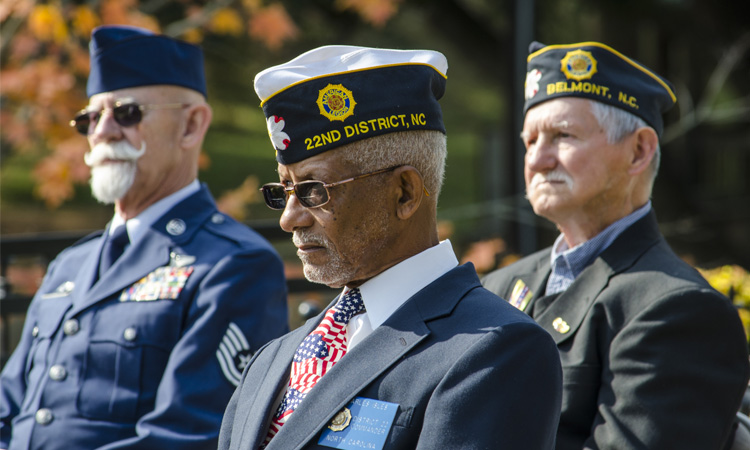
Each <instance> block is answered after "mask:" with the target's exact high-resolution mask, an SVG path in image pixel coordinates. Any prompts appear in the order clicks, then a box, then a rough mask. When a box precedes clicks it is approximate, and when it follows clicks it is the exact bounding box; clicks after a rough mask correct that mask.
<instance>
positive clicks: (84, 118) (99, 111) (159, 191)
mask: <svg viewBox="0 0 750 450" xmlns="http://www.w3.org/2000/svg"><path fill="white" fill-rule="evenodd" d="M87 92H88V95H89V97H90V99H89V104H88V106H87V107H86V108H85V109H84V110H83V111H81V112H80V113H79V114H78V115H77V116H76V117H75V119H74V120H73V121H72V122H71V125H73V126H75V127H76V128H77V129H78V131H80V132H81V133H82V134H84V135H86V137H87V138H88V141H89V144H90V146H91V151H90V152H89V153H87V154H86V163H87V164H88V165H89V166H91V170H92V177H91V187H92V191H93V195H94V196H95V197H96V198H97V199H98V200H99V201H101V202H103V203H114V207H115V214H114V217H113V218H112V220H111V222H110V223H109V224H108V226H107V229H106V230H105V231H104V233H96V234H93V235H91V236H88V237H87V238H85V239H83V240H81V241H80V242H78V243H76V244H75V245H73V246H72V247H70V248H68V249H66V250H65V251H64V252H62V253H61V254H60V255H59V256H58V257H57V258H56V259H55V260H54V261H53V262H52V264H50V266H49V269H48V271H47V275H46V277H45V279H44V281H43V283H42V286H41V287H40V289H39V291H38V292H37V294H36V296H35V297H34V299H33V301H32V304H31V306H30V308H29V311H28V315H27V319H26V325H25V327H24V330H23V335H22V338H21V341H20V343H19V345H18V347H17V348H16V350H15V352H14V353H13V355H12V356H11V358H10V360H9V361H8V363H7V365H6V366H5V368H4V369H3V372H2V378H1V379H0V381H1V383H0V385H1V386H2V387H1V388H0V418H1V419H2V428H1V429H0V434H1V436H2V438H1V439H0V448H8V446H9V448H11V449H45V450H50V449H57V448H60V449H94V448H102V449H103V448H106V449H125V448H132V449H147V448H148V449H170V450H174V449H205V448H212V447H214V448H215V446H216V440H217V437H218V434H219V425H220V422H221V417H222V412H223V411H224V408H225V407H226V404H227V402H228V401H229V398H230V396H231V394H232V392H233V390H234V388H235V386H236V385H237V383H238V382H239V379H240V375H241V373H242V370H243V368H244V366H245V365H246V364H247V361H248V360H249V359H250V356H251V354H252V353H253V352H255V351H256V350H258V348H260V347H261V346H262V345H263V344H265V343H266V342H267V341H268V340H270V339H272V338H274V337H277V336H279V335H282V334H283V333H285V332H286V331H288V325H287V323H288V322H287V307H286V284H285V280H284V276H283V267H282V263H281V260H280V258H279V257H278V255H277V253H276V252H275V251H274V249H273V248H272V247H271V245H270V244H269V243H268V242H267V241H265V240H264V239H263V238H261V237H260V236H259V235H258V234H257V233H255V232H254V231H252V230H250V229H249V228H247V227H246V226H244V225H242V224H239V223H237V222H236V221H234V220H232V219H231V218H230V217H227V216H226V215H224V214H222V213H220V212H219V211H217V209H216V204H215V202H214V200H213V198H212V197H211V194H210V193H209V191H208V189H207V188H206V186H205V185H201V184H200V183H199V182H198V180H197V173H198V156H199V152H200V150H201V145H202V142H203V138H204V135H205V133H206V130H207V128H208V126H209V122H210V121H211V108H210V107H209V106H208V105H207V104H206V84H205V80H204V75H203V57H202V53H201V50H200V49H199V48H198V47H195V46H193V45H190V44H187V43H185V42H181V41H177V40H174V39H171V38H168V37H166V36H161V35H156V34H152V33H150V32H148V31H146V30H142V29H137V28H129V27H121V26H107V27H101V28H98V29H96V30H94V32H93V36H92V41H91V74H90V77H89V80H88V88H87Z"/></svg>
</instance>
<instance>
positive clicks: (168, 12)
mask: <svg viewBox="0 0 750 450" xmlns="http://www.w3.org/2000/svg"><path fill="white" fill-rule="evenodd" d="M398 3H399V2H398V0H386V1H372V0H337V1H336V8H339V9H340V10H351V11H354V12H356V13H357V14H358V15H359V16H360V17H361V18H362V20H363V21H365V22H367V23H371V24H373V25H375V26H382V25H383V24H384V23H385V22H386V21H387V20H388V19H389V18H390V17H392V16H393V15H394V14H395V13H396V11H397V6H398ZM0 23H2V32H1V34H0V38H1V39H2V41H1V42H2V44H1V45H2V54H1V55H0V63H1V65H2V67H1V69H0V78H2V86H1V87H2V92H1V93H0V95H1V96H2V97H1V99H2V104H1V105H0V117H2V123H3V126H2V128H1V129H0V144H1V145H2V157H3V159H5V160H7V159H8V158H9V157H10V156H11V155H12V154H14V153H27V154H29V155H30V156H32V157H33V158H34V159H37V161H38V162H37V163H36V164H35V168H34V171H33V176H34V183H35V186H34V193H35V195H36V196H37V197H38V198H40V199H41V200H43V201H44V202H45V204H46V205H47V206H48V207H50V208H57V207H59V206H60V205H61V204H62V203H63V202H65V201H68V200H71V199H72V198H73V197H74V195H75V190H74V185H75V184H81V183H85V182H86V181H87V180H88V176H89V171H88V168H87V167H86V166H85V165H84V163H83V157H82V155H83V153H85V152H86V150H87V148H88V147H87V145H86V142H85V141H84V140H82V139H81V138H80V136H78V135H77V134H76V133H75V132H74V130H73V129H72V128H70V127H68V126H67V124H68V121H69V120H70V118H71V117H72V116H73V115H74V113H75V111H77V110H79V109H80V108H81V106H82V105H85V104H86V102H87V99H86V95H85V81H86V77H87V76H88V70H89V61H88V58H89V56H88V47H87V45H88V40H89V37H90V34H91V31H92V30H93V29H94V28H95V27H96V26H98V25H106V24H121V25H134V26H139V27H143V28H147V29H150V30H153V31H154V32H161V33H164V34H166V35H169V36H172V37H178V38H181V39H185V40H187V41H190V42H194V43H201V42H202V41H203V40H204V39H206V37H207V36H226V37H230V38H235V39H239V38H240V37H242V36H243V35H246V36H248V37H249V38H250V39H251V40H252V41H255V42H257V43H260V44H262V45H264V46H265V47H266V48H268V49H269V50H271V51H277V50H279V49H280V48H281V47H282V45H283V44H284V43H286V42H288V41H290V40H294V39H295V38H297V37H298V35H299V28H298V26H297V25H296V23H295V22H294V20H293V19H292V18H291V17H290V15H289V13H288V12H287V10H286V8H285V6H284V5H283V4H281V3H280V2H273V1H271V2H264V1H262V0H242V1H233V0H214V1H208V2H206V1H199V0H183V1H179V2H168V1H163V0H148V1H139V0H101V1H89V2H82V1H64V0H50V1H48V2H44V3H41V2H39V3H36V2H32V1H28V0H17V1H8V2H5V3H4V4H3V5H2V6H0ZM208 163H209V161H208V158H207V157H206V156H205V155H204V158H203V164H204V167H205V166H206V165H207V164H208ZM256 184H257V183H256ZM240 189H242V187H240ZM245 189H246V188H245ZM235 194H236V192H235ZM236 197H237V196H236V195H234V197H233V198H234V200H233V201H234V202H236ZM228 202H229V203H232V201H228ZM235 209H236V208H235Z"/></svg>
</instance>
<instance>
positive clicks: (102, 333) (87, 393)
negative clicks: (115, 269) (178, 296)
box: [78, 300, 182, 422]
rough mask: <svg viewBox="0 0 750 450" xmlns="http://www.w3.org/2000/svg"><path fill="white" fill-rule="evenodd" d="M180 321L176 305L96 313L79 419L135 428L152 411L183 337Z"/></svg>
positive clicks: (115, 307)
mask: <svg viewBox="0 0 750 450" xmlns="http://www.w3.org/2000/svg"><path fill="white" fill-rule="evenodd" d="M181 317H182V308H181V306H180V303H179V302H176V301H174V300H156V301H149V302H119V301H116V302H113V303H111V304H108V305H105V306H104V307H102V308H100V309H98V310H97V311H96V312H95V314H94V317H93V320H92V322H91V327H92V328H91V334H90V338H89V346H88V349H87V352H86V359H85V362H84V368H83V371H82V383H81V389H80V391H79V395H78V409H79V411H80V412H81V414H82V415H83V416H85V417H89V418H93V419H107V420H113V421H120V422H134V421H135V420H137V418H138V417H140V416H141V415H143V414H144V413H145V412H147V411H150V410H151V409H152V408H153V404H154V399H155V396H156V389H157V387H158V385H159V381H160V380H161V378H162V375H163V373H164V369H165V367H166V365H167V361H168V359H169V354H170V351H171V349H172V348H173V347H174V345H175V344H176V342H177V340H178V339H179V336H180V330H181Z"/></svg>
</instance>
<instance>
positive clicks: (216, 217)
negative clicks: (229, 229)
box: [211, 213, 224, 225]
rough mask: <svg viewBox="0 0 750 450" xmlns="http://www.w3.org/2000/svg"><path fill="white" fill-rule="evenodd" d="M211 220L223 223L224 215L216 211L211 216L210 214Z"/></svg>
mask: <svg viewBox="0 0 750 450" xmlns="http://www.w3.org/2000/svg"><path fill="white" fill-rule="evenodd" d="M211 222H213V223H215V224H217V225H218V224H221V223H224V216H223V215H222V214H221V213H216V214H214V215H213V216H211Z"/></svg>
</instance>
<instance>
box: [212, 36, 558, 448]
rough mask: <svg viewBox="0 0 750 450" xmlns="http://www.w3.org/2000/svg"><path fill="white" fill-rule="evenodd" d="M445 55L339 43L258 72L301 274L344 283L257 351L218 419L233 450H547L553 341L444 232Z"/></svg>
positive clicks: (553, 411) (276, 192)
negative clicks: (440, 213)
mask: <svg viewBox="0 0 750 450" xmlns="http://www.w3.org/2000/svg"><path fill="white" fill-rule="evenodd" d="M447 69H448V64H447V61H446V60H445V57H444V56H443V55H442V54H440V53H438V52H434V51H426V50H389V49H373V48H364V47H351V46H326V47H321V48H317V49H314V50H311V51H309V52H307V53H305V54H302V55H301V56H299V57H297V58H295V59H293V60H291V61H289V62H288V63H285V64H281V65H279V66H275V67H271V68H269V69H266V70H265V71H263V72H261V73H260V74H258V75H257V76H256V78H255V89H256V92H257V93H258V95H259V97H260V99H261V102H262V105H263V111H264V113H265V115H266V117H267V121H268V128H269V134H270V137H271V141H272V142H273V146H274V148H275V150H276V156H277V158H276V159H277V161H278V163H279V164H278V175H279V178H280V182H279V183H270V184H266V185H264V186H263V187H262V191H263V195H264V197H265V200H266V203H267V204H268V206H270V207H271V208H273V209H278V210H283V213H282V216H281V220H280V224H281V228H282V229H284V230H285V231H287V232H290V233H292V239H293V242H294V244H295V246H296V247H297V249H298V250H297V255H298V256H299V258H300V259H301V260H302V264H303V267H304V273H305V276H306V277H307V278H308V279H309V280H311V281H313V282H317V283H323V284H326V285H328V286H331V287H335V288H341V289H342V291H341V295H340V296H339V297H338V298H337V299H335V300H334V301H333V302H332V303H331V304H330V305H329V309H328V310H327V311H324V312H323V313H321V314H320V315H319V316H318V317H315V318H313V319H310V320H309V321H308V322H307V323H306V324H305V325H303V326H302V327H300V328H299V329H297V330H295V331H293V332H292V333H290V334H287V335H286V336H284V337H282V338H280V339H277V340H274V341H272V342H271V343H269V344H268V345H267V346H265V347H264V348H263V349H261V350H260V351H259V352H258V353H257V354H256V355H255V356H254V358H253V360H252V361H251V362H250V366H249V367H248V369H247V370H246V371H245V373H244V374H243V378H242V380H241V382H240V385H239V387H238V389H237V390H236V391H235V394H234V396H233V397H232V400H231V401H230V403H229V406H228V407H227V411H226V413H225V416H224V421H223V422H222V429H221V435H220V437H219V448H220V449H222V450H226V449H245V450H247V449H252V450H256V449H258V448H266V449H267V450H273V449H283V450H287V449H322V448H340V449H361V448H368V449H431V450H432V449H449V448H450V449H457V448H461V449H490V448H491V449H498V448H508V449H549V448H552V447H553V444H554V435H555V430H556V428H557V422H558V414H559V410H560V399H561V384H560V383H561V369H560V361H559V358H558V356H557V351H556V349H555V346H554V343H553V342H552V339H551V337H550V336H549V335H548V334H547V333H546V332H544V330H543V329H542V328H541V327H539V326H538V325H537V324H536V323H534V321H533V320H531V319H530V318H529V317H528V316H526V315H525V314H523V313H521V312H520V311H518V310H516V309H515V308H513V307H511V306H510V305H508V303H507V302H504V301H502V300H501V299H499V298H498V297H497V296H495V295H493V294H491V293H490V292H488V291H487V290H485V289H483V288H482V287H481V285H480V283H479V278H478V277H477V275H476V272H475V270H474V267H473V266H471V265H470V264H468V265H465V266H459V265H458V262H457V259H456V256H455V254H454V252H453V249H452V247H451V243H450V242H449V241H443V242H440V241H439V240H438V233H437V218H436V210H437V198H438V194H439V193H440V189H441V184H442V179H443V173H444V168H445V157H446V154H447V146H446V137H445V128H444V125H443V121H442V112H441V109H440V105H439V103H438V99H440V98H441V97H442V95H443V93H444V90H445V83H446V71H447Z"/></svg>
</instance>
